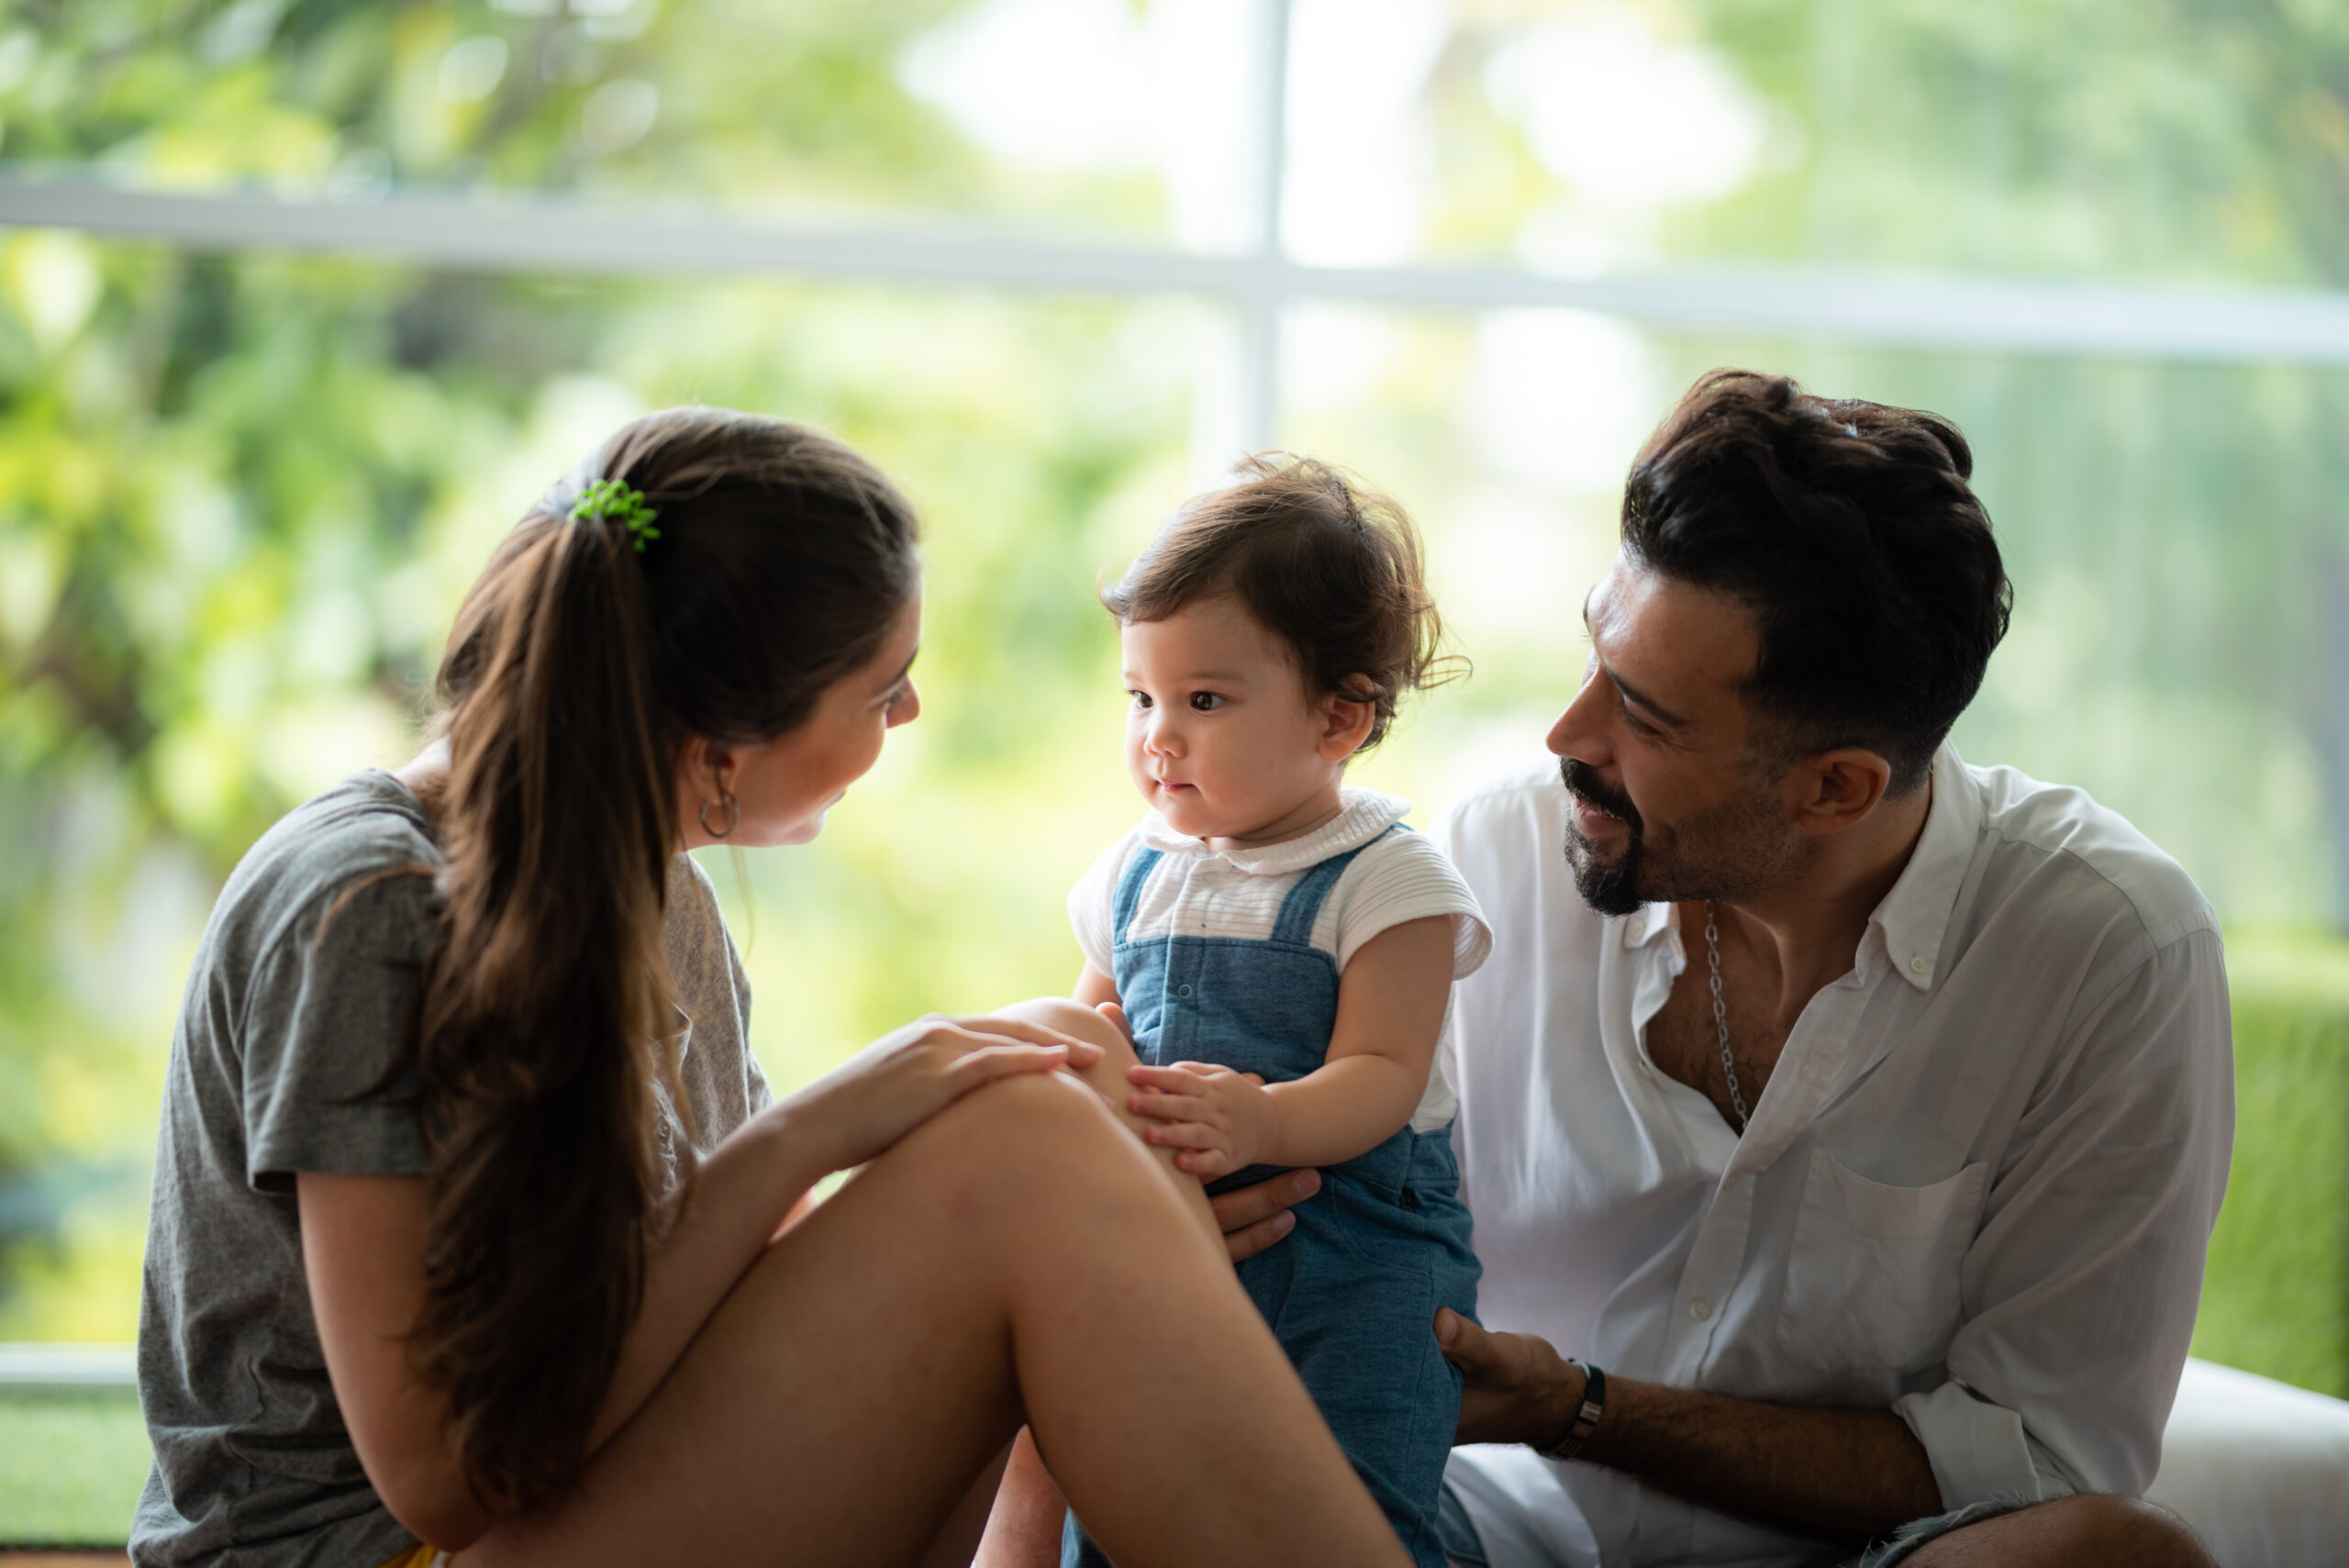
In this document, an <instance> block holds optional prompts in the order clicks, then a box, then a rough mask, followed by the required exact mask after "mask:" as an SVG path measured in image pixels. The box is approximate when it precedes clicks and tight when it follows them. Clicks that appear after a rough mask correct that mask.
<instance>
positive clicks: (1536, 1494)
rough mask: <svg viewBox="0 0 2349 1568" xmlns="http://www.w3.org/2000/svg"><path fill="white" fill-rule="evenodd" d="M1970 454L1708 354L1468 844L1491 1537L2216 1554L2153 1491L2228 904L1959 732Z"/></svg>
mask: <svg viewBox="0 0 2349 1568" xmlns="http://www.w3.org/2000/svg"><path fill="white" fill-rule="evenodd" d="M1971 464H1972V459H1971V454H1970V453H1969V452H1968V450H1967V449H1966V446H1965V441H1964V439H1962V438H1961V437H1960V436H1959V435H1958V434H1957V432H1956V431H1955V430H1954V429H1953V428H1950V427H1949V426H1948V425H1947V424H1945V423H1943V421H1941V420H1939V419H1936V418H1934V417H1931V416H1928V415H1923V414H1918V413H1912V412H1909V411H1906V410H1902V409H1897V408H1888V407H1884V406H1878V405H1875V404H1869V403H1861V402H1831V401H1827V400H1823V399H1820V398H1817V397H1813V396H1809V395H1805V394H1803V393H1802V392H1801V391H1800V389H1799V388H1798V387H1797V386H1796V385H1795V384H1793V383H1792V382H1790V381H1787V380H1784V379H1780V378H1773V377H1764V376H1758V375H1752V374H1746V373H1727V372H1724V373H1714V374H1712V375H1709V376H1707V377H1705V378H1704V379H1703V380H1701V381H1699V382H1698V384H1697V385H1696V386H1695V387H1694V388H1693V389H1692V390H1691V391H1690V392H1689V394H1688V395H1687V397H1686V398H1684V399H1683V400H1682V402H1681V404H1680V406H1678V407H1677V408H1676V409H1675V410H1674V412H1673V413H1672V414H1671V416H1670V417H1668V418H1667V419H1666V420H1665V421H1664V425H1663V426H1662V428H1660V429H1659V430H1658V431H1657V432H1656V434H1655V435H1654V436H1653V438H1652V439H1650V441H1649V443H1648V445H1647V446H1646V448H1645V449H1644V450H1642V452H1641V454H1640V456H1639V458H1638V460H1637V462H1636V464H1635V466H1634V467H1633V469H1632V472H1631V480H1630V483H1629V485H1628V488H1627V490H1626V493H1625V496H1624V503H1623V525H1622V549H1621V552H1620V556H1619V557H1618V559H1617V561H1616V563H1615V566H1614V569H1613V571H1612V572H1610V573H1609V575H1608V577H1607V578H1606V579H1605V580H1604V581H1603V582H1601V583H1600V584H1598V587H1597V588H1596V589H1594V590H1593V591H1592V593H1591V595H1590V597H1589V599H1588V601H1587V603H1586V606H1585V618H1586V621H1587V623H1588V627H1589V632H1590V639H1591V646H1592V658H1591V662H1590V666H1589V669H1588V671H1587V672H1586V674H1585V677H1584V684H1583V686H1582V690H1581V691H1580V693H1579V694H1578V695H1575V698H1574V699H1573V701H1572V702H1571V703H1570V704H1569V705H1568V706H1567V707H1566V709H1565V712H1564V714H1563V715H1562V716H1561V717H1560V718H1559V719H1558V721H1557V724H1556V726H1555V727H1554V728H1553V729H1552V730H1551V732H1550V736H1549V749H1550V750H1551V751H1553V753H1555V754H1556V756H1557V757H1558V758H1559V759H1560V762H1559V764H1558V765H1555V766H1552V767H1550V768H1547V769H1545V770H1543V771H1542V772H1541V773H1536V774H1529V775H1527V776H1525V777H1522V778H1519V779H1514V780H1510V781H1508V782H1505V783H1501V784H1496V785H1493V786H1491V787H1488V788H1486V789H1485V790H1483V791H1481V792H1479V793H1477V794H1475V795H1472V796H1471V797H1470V798H1469V799H1467V800H1466V801H1464V802H1463V803H1462V804H1461V805H1459V806H1457V807H1456V808H1455V809H1454V810H1453V812H1452V813H1451V814H1450V816H1449V817H1447V818H1446V819H1445V821H1444V823H1443V825H1442V828H1441V829H1440V833H1441V837H1442V840H1443V841H1444V842H1445V843H1446V845H1447V847H1448V848H1449V849H1450V850H1451V851H1452V852H1453V857H1454V859H1455V860H1456V861H1457V862H1458V863H1459V865H1460V869H1461V870H1462V872H1463V873H1464V874H1465V875H1466V876H1467V878H1468V881H1469V883H1470V884H1471V885H1472V886H1473V887H1474V888H1475V893H1476V895H1477V898H1478V899H1479V901H1480V902H1481V903H1482V904H1483V906H1484V907H1485V910H1486V915H1487V917H1489V919H1490V922H1491V924H1492V927H1493V929H1494V931H1495V933H1496V936H1497V948H1496V950H1495V952H1494V955H1493V958H1492V960H1491V961H1490V962H1488V963H1487V964H1486V966H1485V968H1484V969H1483V970H1482V971H1481V972H1480V973H1478V974H1477V975H1475V977H1474V978H1473V979H1471V980H1469V981H1467V982H1465V983H1464V984H1463V985H1462V987H1461V990H1460V993H1459V995H1458V997H1457V1000H1456V1002H1455V1005H1454V1013H1453V1020H1452V1026H1451V1030H1450V1033H1449V1035H1448V1039H1447V1046H1446V1051H1447V1064H1448V1068H1449V1071H1450V1073H1451V1074H1452V1078H1453V1083H1454V1084H1455V1085H1456V1087H1457V1089H1458V1091H1459V1095H1460V1101H1461V1115H1460V1120H1459V1123H1458V1125H1457V1129H1456V1131H1455V1137H1456V1139H1457V1140H1458V1143H1459V1146H1460V1151H1461V1156H1462V1167H1463V1173H1464V1184H1465V1186H1466V1193H1467V1197H1468V1201H1469V1203H1470V1206H1471V1207H1472V1208H1473V1209H1474V1211H1475V1220H1476V1248H1477V1251H1478V1254H1479V1256H1480V1257H1481V1258H1482V1259H1483V1261H1484V1264H1485V1271H1486V1272H1485V1283H1484V1287H1483V1292H1482V1302H1483V1317H1484V1318H1485V1322H1486V1328H1485V1329H1479V1328H1477V1327H1476V1326H1475V1324H1472V1323H1468V1322H1465V1321H1464V1320H1462V1319H1460V1318H1454V1317H1453V1316H1452V1315H1451V1314H1449V1313H1444V1314H1440V1315H1439V1318H1438V1321H1437V1334H1438V1338H1439V1339H1440V1340H1442V1341H1443V1342H1444V1343H1445V1345H1446V1348H1447V1351H1448V1352H1449V1353H1450V1354H1451V1355H1452V1357H1453V1360H1454V1361H1455V1362H1457V1363H1458V1364H1459V1365H1460V1366H1461V1367H1462V1368H1463V1369H1464V1373H1465V1374H1466V1378H1467V1390H1468V1391H1467V1395H1466V1398H1465V1402H1464V1407H1463V1410H1462V1414H1461V1437H1462V1440H1464V1442H1468V1443H1472V1444H1475V1445H1478V1446H1472V1447H1466V1448H1463V1449H1460V1450H1458V1451H1455V1453H1454V1455H1453V1463H1452V1467H1451V1469H1450V1472H1449V1473H1448V1475H1447V1492H1448V1496H1447V1507H1446V1516H1447V1522H1448V1527H1449V1531H1450V1533H1449V1535H1448V1537H1447V1541H1446V1545H1447V1548H1448V1550H1450V1551H1452V1553H1453V1557H1454V1559H1455V1561H1457V1562H1461V1563H1464V1564H1485V1563H1489V1564H1490V1565H1491V1568H1532V1565H1542V1568H1547V1565H1550V1564H1575V1565H1581V1564H1586V1563H1591V1562H1605V1563H1607V1564H1608V1565H1609V1568H1616V1565H1632V1564H1648V1563H1684V1562H1685V1563H1702V1564H1757V1565H1758V1564H1795V1563H1812V1562H1820V1563H1832V1562H1848V1561H1857V1560H1858V1559H1857V1558H1855V1556H1854V1553H1855V1552H1857V1551H1860V1550H1861V1549H1862V1547H1863V1545H1864V1544H1865V1543H1867V1542H1871V1541H1873V1542H1878V1543H1882V1542H1885V1541H1886V1540H1887V1538H1890V1537H1892V1536H1893V1535H1894V1534H1895V1533H1896V1531H1898V1530H1900V1528H1901V1527H1902V1526H1903V1525H1905V1524H1908V1523H1909V1521H1926V1522H1923V1523H1920V1524H1917V1525H1916V1526H1915V1527H1914V1529H1912V1530H1911V1531H1909V1532H1908V1533H1907V1535H1906V1536H1905V1538H1904V1539H1903V1540H1901V1541H1900V1542H1899V1543H1898V1544H1896V1545H1882V1544H1879V1545H1878V1546H1876V1547H1875V1548H1874V1549H1873V1550H1872V1551H1871V1552H1870V1555H1869V1556H1868V1558H1867V1561H1868V1562H1870V1563H1871V1564H1875V1563H1888V1562H1902V1563H1904V1564H1906V1565H1907V1568H1928V1565H1929V1564H1954V1563H1961V1562H1999V1563H2032V1562H2064V1563H2066V1564H2072V1565H2078V1564H2084V1563H2096V1562H2115V1563H2119V1562H2128V1563H2131V1564H2136V1565H2142V1564H2159V1563H2169V1562H2176V1563H2180V1564H2186V1563H2207V1562H2208V1558H2207V1557H2206V1556H2204V1555H2203V1553H2202V1552H2201V1551H2200V1549H2199V1546H2197V1545H2196V1543H2195V1542H2194V1540H2193V1538H2192V1535H2191V1533H2190V1532H2189V1531H2188V1530H2186V1529H2185V1528H2184V1527H2183V1526H2182V1525H2180V1524H2178V1523H2177V1522H2176V1520H2175V1519H2173V1518H2170V1517H2169V1516H2167V1515H2165V1514H2162V1513H2160V1512H2159V1511H2158V1510H2155V1509H2153V1508H2151V1507H2147V1506H2145V1505H2143V1504H2142V1503H2139V1502H2136V1501H2134V1499H2135V1498H2136V1497H2137V1496H2138V1495H2140V1494H2142V1492H2143V1490H2144V1487H2145V1485H2146V1484H2147V1483H2148V1482H2150V1481H2151V1480H2152V1479H2153V1476H2154V1468H2155V1466H2156V1464H2157V1462H2158V1461H2159V1458H2160V1451H2161V1433H2162V1428H2163V1425H2164V1422H2165V1418H2166V1417H2167V1414H2168V1411H2169V1407H2170V1403H2171V1400H2172V1398H2173V1397H2174V1396H2175V1394H2176V1387H2177V1380H2178V1375H2179V1373H2180V1370H2181V1367H2182V1364H2183V1362H2184V1359H2185V1356H2186V1348H2187V1340H2188V1335H2189V1334H2190V1332H2191V1330H2192V1328H2193V1322H2194V1312H2195V1305H2196V1301H2197V1299H2198V1297H2199V1290H2200V1283H2201V1275H2202V1262H2203V1252H2204V1248H2205V1244H2206V1242H2207V1240H2208V1239H2209V1235H2210V1226H2211V1223H2212V1221H2213V1219H2214V1218H2216V1216H2217V1213H2218V1207H2219V1200H2220V1196H2221V1192H2222V1189H2223V1186H2224V1182H2225V1173H2226V1168H2227V1159H2228V1153H2229V1149H2230V1145H2231V1142H2232V1125H2233V1101H2232V1051H2231V1041H2230V1034H2229V1025H2228V1015H2227V1002H2226V985H2225V976H2224V973H2223V970H2222V968H2221V953H2220V943H2219V935H2218V930H2217V928H2216V925H2215V923H2214V921H2213V918H2212V916H2211V913H2210V908H2209V906H2207V905H2206V904H2205V903H2204V901H2203V900H2202V898H2201V896H2200V895H2199V893H2198V892H2197V891H2196V889H2195V888H2194V886H2193V884H2192V883H2191V882H2189V881H2188V878H2187V877H2186V875H2185V873H2183V872H2182V871H2180V870H2179V869H2178V867H2177V866H2176V864H2175V863H2173V862H2171V861H2169V860H2168V859H2167V858H2166V857H2165V856H2163V855H2162V854H2161V853H2160V851H2157V850H2155V849H2154V847H2153V845H2152V844H2150V843H2149V842H2147V841H2146V840H2144V839H2143V837H2142V836H2141V835H2139V834H2138V833H2137V832H2136V831H2135V830H2134V829H2132V828H2131V827H2130V826H2129V825H2128V824H2127V823H2126V822H2124V821H2122V820H2121V818H2120V817H2117V816H2115V815H2113V814H2112V813H2110V812H2109V811H2106V810H2104V809H2102V808H2100V807H2099V806H2097V805H2096V804H2095V803H2094V802H2093V801H2091V800H2089V799H2088V798H2087V796H2086V795H2081V794H2080V793H2078V792H2077V791H2075V790H2068V789H2062V788H2055V787H2051V786H2048V785H2044V784H2037V783H2034V782H2033V781H2032V780H2030V779H2027V778H2024V777H2023V776H2021V774H2018V773H2012V772H2010V771H2008V770H2004V769H1981V768H1974V767H1969V766H1967V765H1966V764H1965V763H1964V762H1961V761H1960V760H1959V759H1958V757H1957V756H1956V754H1955V753H1954V751H1951V750H1950V749H1949V748H1948V747H1947V745H1946V744H1945V738H1946V736H1947V735H1948V732H1949V729H1950V727H1951V725H1952V724H1953V723H1954V721H1955V719H1956V718H1957V717H1958V715H1959V713H1960V712H1962V711H1963V710H1964V708H1965V705H1966V704H1967V702H1968V701H1970V700H1971V699H1972V697H1973V695H1974V694H1975V691H1976V688H1977V687H1978V686H1979V684H1980V683H1981V679H1982V674H1983V670H1984V667H1985V665H1986V664H1987V661H1988V659H1989V656H1990V652H1991V650H1992V649H1993V648H1994V647H1995V646H1996V645H1997V643H1998V639H1999V638H2000V636H2001V635H2002V634H2003V633H2004V631H2005V628H2006V622H2007V610H2008V605H2009V588H2008V584H2007V580H2006V577H2005V574H2004V572H2003V570H2002V568H2001V566H2000V562H1999V557H1998V548H1997V546H1996V544H1995V543H1994V542H1993V540H1992V538H1991V534H1990V527H1989V521H1988V518H1987V516H1986V515H1985V514H1984V511H1983V509H1982V507H1981V506H1980V504H1979V503H1978V502H1977V501H1976V498H1975V496H1974V495H1973V492H1972V491H1971V490H1970V489H1969V487H1968V485H1967V483H1966V482H1967V477H1968V475H1969V473H1970V471H1971ZM2180 743H2181V744H2191V743H2192V740H2191V738H2189V737H2181V738H2180ZM1230 1218H1241V1216H1238V1215H1233V1216H1230ZM1562 1355H1570V1356H1573V1357H1575V1358H1577V1359H1575V1360H1573V1361H1568V1360H1564V1359H1562ZM2099 1494H2101V1496H2099Z"/></svg>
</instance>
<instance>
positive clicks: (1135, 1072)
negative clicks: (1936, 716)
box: [1126, 1063, 1206, 1095]
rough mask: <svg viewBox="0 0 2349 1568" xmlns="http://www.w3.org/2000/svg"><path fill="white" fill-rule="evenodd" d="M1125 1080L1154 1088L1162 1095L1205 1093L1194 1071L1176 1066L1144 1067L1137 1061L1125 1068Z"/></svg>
mask: <svg viewBox="0 0 2349 1568" xmlns="http://www.w3.org/2000/svg"><path fill="white" fill-rule="evenodd" d="M1126 1081H1127V1082H1128V1083H1130V1084H1141V1085H1142V1086H1143V1087H1144V1088H1149V1089H1155V1090H1157V1091H1158V1092H1159V1093H1160V1094H1162V1095H1201V1094H1204V1093H1206V1087H1205V1085H1203V1084H1200V1082H1199V1080H1198V1076H1197V1074H1196V1073H1186V1072H1184V1071H1182V1070H1181V1069H1180V1068H1177V1067H1144V1066H1141V1065H1140V1064H1139V1063H1137V1064H1136V1065H1134V1066H1132V1067H1129V1068H1127V1069H1126Z"/></svg>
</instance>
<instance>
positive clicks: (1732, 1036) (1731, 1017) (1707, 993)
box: [1642, 942, 1788, 1127]
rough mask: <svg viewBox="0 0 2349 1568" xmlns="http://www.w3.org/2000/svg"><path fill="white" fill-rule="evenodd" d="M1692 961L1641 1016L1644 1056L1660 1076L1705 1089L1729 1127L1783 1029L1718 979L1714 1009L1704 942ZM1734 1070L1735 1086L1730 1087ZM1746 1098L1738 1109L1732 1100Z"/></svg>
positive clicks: (1756, 1095)
mask: <svg viewBox="0 0 2349 1568" xmlns="http://www.w3.org/2000/svg"><path fill="white" fill-rule="evenodd" d="M1670 986H1671V989H1670V990H1669V991H1668V992H1667V993H1666V994H1665V996H1664V1005H1663V1006H1661V1007H1660V1008H1658V1009H1657V1010H1656V1013H1655V1015H1654V1016H1653V1018H1650V1019H1649V1020H1648V1022H1647V1027H1646V1029H1645V1030H1644V1032H1643V1035H1642V1040H1643V1042H1644V1044H1645V1046H1646V1048H1647V1054H1648V1060H1649V1061H1651V1062H1653V1063H1654V1064H1655V1068H1656V1071H1658V1072H1659V1073H1663V1074H1664V1076H1666V1077H1668V1078H1671V1079H1674V1080H1675V1081H1677V1082H1679V1083H1682V1084H1687V1085H1688V1086H1689V1087H1690V1088H1692V1089H1694V1090H1696V1091H1697V1092H1698V1094H1700V1095H1704V1096H1705V1097H1706V1098H1707V1099H1709V1100H1711V1101H1712V1102H1713V1105H1714V1106H1715V1108H1716V1109H1718V1110H1719V1111H1720V1113H1721V1119H1722V1120H1723V1121H1726V1122H1728V1123H1729V1124H1730V1125H1731V1127H1736V1126H1739V1125H1740V1124H1741V1123H1742V1122H1743V1121H1744V1120H1745V1119H1747V1118H1749V1117H1750V1116H1751V1115H1752V1113H1753V1107H1754V1106H1756V1105H1757V1104H1759V1103H1760V1101H1761V1098H1762V1091H1763V1089H1764V1088H1765V1086H1766V1085H1767V1084H1768V1083H1769V1081H1770V1076H1771V1074H1772V1073H1774V1072H1776V1069H1777V1065H1778V1059H1779V1057H1780V1056H1781V1055H1782V1054H1783V1053H1784V1052H1785V1051H1786V1047H1787V1033H1788V1031H1787V1029H1785V1028H1784V1027H1783V1026H1780V1025H1778V1024H1776V1023H1775V1022H1774V1021H1773V1020H1772V1019H1771V1018H1770V1016H1769V1013H1768V1010H1767V1009H1766V1008H1765V1007H1763V1006H1756V1005H1755V1004H1754V1003H1753V1002H1751V1001H1741V999H1740V998H1739V997H1738V996H1737V995H1736V993H1735V990H1734V988H1733V987H1731V985H1729V984H1726V983H1724V984H1723V986H1722V988H1721V993H1720V1009H1719V1012H1718V1013H1717V1012H1716V1010H1715V995H1714V991H1713V984H1712V970H1711V967H1710V965H1709V963H1708V962H1706V954H1705V952H1704V951H1703V944H1702V943H1701V942H1700V943H1698V952H1697V953H1696V955H1695V962H1692V963H1690V964H1688V965H1687V967H1686V968H1685V969H1683V970H1682V971H1681V973H1680V974H1679V975H1678V976H1677V977H1676V978H1675V979H1674V980H1672V981H1671V982H1670ZM1732 1074H1734V1079H1735V1084H1736V1094H1735V1095H1732V1094H1731V1076H1732ZM1740 1099H1742V1101H1743V1102H1744V1113H1743V1114H1742V1115H1741V1114H1739V1112H1738V1110H1737V1101H1738V1100H1740Z"/></svg>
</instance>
